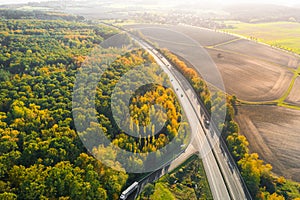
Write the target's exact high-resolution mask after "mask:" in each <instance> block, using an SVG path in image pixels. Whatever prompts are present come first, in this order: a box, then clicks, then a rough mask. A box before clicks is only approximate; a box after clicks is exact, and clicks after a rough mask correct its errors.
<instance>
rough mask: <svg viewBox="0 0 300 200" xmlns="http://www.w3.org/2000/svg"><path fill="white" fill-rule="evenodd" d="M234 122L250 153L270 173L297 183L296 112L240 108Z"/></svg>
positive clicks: (299, 118)
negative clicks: (242, 135)
mask: <svg viewBox="0 0 300 200" xmlns="http://www.w3.org/2000/svg"><path fill="white" fill-rule="evenodd" d="M236 120H237V122H238V123H239V125H240V128H241V130H242V134H244V135H245V136H246V137H247V139H248V141H249V144H250V146H249V147H250V150H251V152H256V153H258V154H259V156H260V158H262V159H263V160H264V161H265V162H266V163H271V164H272V166H273V172H274V173H276V174H277V175H280V176H284V177H286V178H288V179H292V180H295V181H298V182H300V148H299V144H300V134H299V133H300V111H299V110H291V109H288V108H283V107H276V106H241V107H239V111H238V115H237V116H236Z"/></svg>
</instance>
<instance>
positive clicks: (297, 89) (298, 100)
mask: <svg viewBox="0 0 300 200" xmlns="http://www.w3.org/2000/svg"><path fill="white" fill-rule="evenodd" d="M285 101H286V102H288V103H291V104H294V105H297V106H300V77H298V78H297V79H296V81H295V84H294V87H293V89H292V90H291V93H290V94H289V96H288V97H287V99H286V100H285Z"/></svg>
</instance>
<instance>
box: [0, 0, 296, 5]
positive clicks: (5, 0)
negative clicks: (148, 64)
mask: <svg viewBox="0 0 300 200" xmlns="http://www.w3.org/2000/svg"><path fill="white" fill-rule="evenodd" d="M40 1H48V0H0V5H1V4H2V5H3V4H12V3H27V2H40ZM67 1H68V0H67ZM99 1H102V0H99ZM144 1H147V0H144ZM148 1H151V0H148ZM162 1H170V2H172V0H162ZM188 1H190V2H193V1H194V2H199V3H207V2H216V3H221V4H224V3H225V4H234V3H263V4H279V5H286V6H293V5H297V4H300V2H299V1H298V0H209V1H208V0H188ZM120 2H122V0H120Z"/></svg>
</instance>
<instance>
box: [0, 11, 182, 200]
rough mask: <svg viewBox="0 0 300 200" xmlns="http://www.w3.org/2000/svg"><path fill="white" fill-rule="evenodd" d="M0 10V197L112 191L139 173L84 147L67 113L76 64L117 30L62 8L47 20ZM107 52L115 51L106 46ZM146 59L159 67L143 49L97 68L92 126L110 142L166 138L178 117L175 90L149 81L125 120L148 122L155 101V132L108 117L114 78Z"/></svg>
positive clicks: (147, 143)
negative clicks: (137, 131)
mask: <svg viewBox="0 0 300 200" xmlns="http://www.w3.org/2000/svg"><path fill="white" fill-rule="evenodd" d="M2 15H3V16H2V18H1V19H0V45H1V49H0V51H1V53H0V160H1V162H0V199H118V197H119V194H120V192H121V191H122V189H124V188H125V187H126V186H127V185H128V184H130V183H131V181H132V180H133V179H134V178H136V176H137V175H134V174H126V173H125V172H120V171H115V170H113V169H111V168H109V167H106V166H105V165H104V164H102V163H101V162H99V161H98V160H97V159H95V158H94V157H93V156H92V155H91V154H89V153H88V151H87V150H86V149H85V147H84V145H83V144H82V142H81V140H80V138H79V137H78V133H77V131H76V129H75V125H74V119H73V115H72V93H73V87H74V82H75V77H76V73H77V71H78V70H80V69H81V68H82V65H83V63H84V61H85V60H86V58H87V57H88V56H89V54H90V53H91V52H92V51H93V49H94V48H95V47H97V46H98V45H99V43H101V42H102V41H103V40H105V39H107V38H109V37H110V36H112V35H115V34H116V33H117V31H116V30H114V29H111V28H108V27H106V26H102V25H95V24H91V23H88V22H78V18H75V19H73V18H67V20H66V19H65V18H66V17H65V16H64V15H62V17H61V18H58V17H56V18H55V19H54V20H53V19H52V17H53V16H52V15H51V18H50V19H51V20H49V19H48V17H47V16H48V15H43V17H42V18H43V19H37V18H34V17H33V16H32V15H30V14H26V13H25V14H24V13H22V12H21V13H20V12H12V11H10V12H4V13H3V12H2ZM45 16H46V17H45ZM57 18H58V19H57ZM122 51H124V50H122ZM113 53H115V54H117V53H120V52H118V50H112V52H109V54H110V55H111V54H113ZM145 62H148V64H149V63H150V65H153V68H155V67H156V68H158V66H157V65H156V66H155V64H154V63H153V58H151V57H150V56H149V55H148V54H147V53H145V52H144V51H143V50H139V49H134V50H130V51H127V52H126V53H125V54H124V55H122V56H120V55H119V56H118V57H117V59H116V60H115V62H114V63H113V64H112V65H111V66H110V67H109V69H108V71H107V72H106V73H105V74H103V77H102V78H101V80H100V82H99V84H98V87H97V91H96V96H97V98H96V102H95V105H96V110H97V116H98V120H99V122H100V123H99V125H94V126H95V127H92V128H101V129H102V130H104V132H105V134H106V135H107V137H108V138H110V139H111V142H112V143H113V144H115V145H118V146H119V147H121V148H123V149H125V150H128V151H131V152H134V153H138V152H149V151H157V150H158V149H160V148H162V147H163V146H165V145H166V144H167V143H168V142H169V141H171V140H173V139H174V137H176V136H177V134H178V132H177V129H178V127H179V124H180V122H181V118H182V113H181V111H180V106H179V103H178V102H177V100H176V96H175V95H174V93H173V92H172V91H171V90H170V89H168V88H165V87H163V86H159V85H151V86H149V87H147V88H141V89H140V90H138V91H137V92H136V95H135V96H133V97H132V99H131V104H130V112H131V116H132V117H131V121H130V122H128V123H131V124H132V129H134V128H136V127H138V126H137V125H143V123H145V124H147V123H149V115H148V113H149V112H151V105H152V104H160V105H161V106H162V107H163V108H165V109H166V111H167V119H168V120H167V122H166V124H165V127H164V128H163V129H162V130H161V131H160V133H159V134H157V135H155V136H154V135H151V136H149V137H147V138H134V137H131V136H128V135H126V134H125V133H124V132H122V130H119V129H118V127H117V126H116V124H115V123H114V121H113V118H112V115H111V111H110V98H111V93H112V90H113V88H114V86H115V84H116V82H117V81H118V79H119V78H120V77H121V76H122V75H123V74H124V73H126V72H127V71H128V70H130V69H132V68H134V67H135V66H137V65H143V64H144V63H145ZM153 97H156V98H153ZM185 126H187V125H185ZM154 130H155V128H152V130H148V131H153V132H154ZM86 131H88V130H86ZM139 162H140V161H138V163H139Z"/></svg>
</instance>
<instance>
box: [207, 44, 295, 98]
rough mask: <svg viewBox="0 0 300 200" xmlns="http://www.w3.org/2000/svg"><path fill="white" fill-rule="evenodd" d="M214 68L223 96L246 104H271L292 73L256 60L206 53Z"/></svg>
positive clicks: (219, 53)
mask: <svg viewBox="0 0 300 200" xmlns="http://www.w3.org/2000/svg"><path fill="white" fill-rule="evenodd" d="M207 51H208V52H209V54H210V56H211V57H212V59H213V60H214V62H215V63H216V65H217V66H218V68H219V70H220V72H221V75H222V77H223V80H224V85H225V88H226V92H228V93H229V94H235V95H236V96H237V97H238V98H239V99H242V100H246V101H272V100H276V99H278V98H280V97H281V96H282V95H283V94H284V92H285V91H286V90H287V89H288V87H289V85H290V82H291V80H292V77H293V73H292V72H290V71H288V70H286V69H284V68H282V67H279V66H277V65H275V66H274V65H273V64H271V63H268V62H264V61H261V60H258V59H253V58H249V57H247V56H243V55H239V56H236V55H235V54H232V53H228V52H223V51H219V50H215V49H207Z"/></svg>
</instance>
